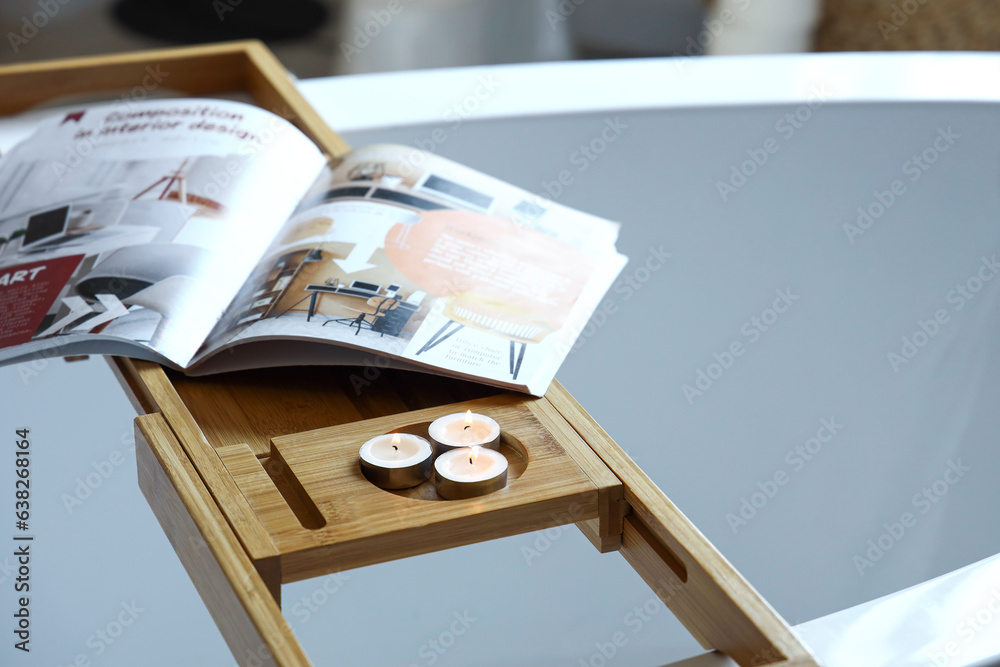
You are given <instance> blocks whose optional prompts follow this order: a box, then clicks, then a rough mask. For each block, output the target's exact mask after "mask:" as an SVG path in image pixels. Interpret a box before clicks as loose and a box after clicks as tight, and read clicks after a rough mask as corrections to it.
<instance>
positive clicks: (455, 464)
mask: <svg viewBox="0 0 1000 667" xmlns="http://www.w3.org/2000/svg"><path fill="white" fill-rule="evenodd" d="M470 457H472V449H471V448H469V449H456V450H452V451H450V452H448V453H447V454H442V455H441V456H440V457H438V461H437V464H436V466H437V470H438V472H439V473H441V474H442V475H444V476H445V477H448V478H449V479H453V480H455V481H458V482H479V481H482V480H484V479H491V478H493V477H496V476H497V475H499V474H500V473H501V472H503V471H504V470H506V468H507V459H506V457H504V455H503V454H501V453H499V452H496V451H493V450H491V449H480V450H479V452H478V455H477V456H475V457H473V458H472V463H469V459H470Z"/></svg>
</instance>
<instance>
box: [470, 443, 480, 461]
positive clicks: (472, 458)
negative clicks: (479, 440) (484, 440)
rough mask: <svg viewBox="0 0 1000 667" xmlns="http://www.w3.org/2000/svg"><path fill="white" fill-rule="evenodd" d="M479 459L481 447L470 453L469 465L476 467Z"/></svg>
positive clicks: (474, 448) (473, 449) (476, 447)
mask: <svg viewBox="0 0 1000 667" xmlns="http://www.w3.org/2000/svg"><path fill="white" fill-rule="evenodd" d="M478 458H479V445H476V446H474V447H473V448H472V449H471V450H470V451H469V465H470V466H471V465H474V464H475V462H476V459H478Z"/></svg>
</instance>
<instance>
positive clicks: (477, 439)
mask: <svg viewBox="0 0 1000 667" xmlns="http://www.w3.org/2000/svg"><path fill="white" fill-rule="evenodd" d="M427 434H428V435H430V437H431V442H433V443H434V449H435V452H436V453H437V455H438V456H440V455H441V454H444V453H445V452H448V451H451V450H453V449H458V448H460V447H475V446H479V447H485V448H487V449H492V450H499V449H500V425H499V424H497V423H496V421H494V420H493V419H492V418H490V417H487V416H486V415H480V414H476V413H474V412H473V411H472V410H467V411H466V412H464V413H463V412H456V413H454V414H450V415H445V416H444V417H439V418H438V419H435V420H434V421H432V422H431V425H430V426H429V427H428V428H427Z"/></svg>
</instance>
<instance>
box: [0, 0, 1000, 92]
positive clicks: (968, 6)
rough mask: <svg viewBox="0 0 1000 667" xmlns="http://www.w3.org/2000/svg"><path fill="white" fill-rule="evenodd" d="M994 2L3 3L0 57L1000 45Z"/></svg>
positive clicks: (288, 57) (391, 63) (348, 62)
mask: <svg viewBox="0 0 1000 667" xmlns="http://www.w3.org/2000/svg"><path fill="white" fill-rule="evenodd" d="M998 28H1000V3H996V2H994V1H993V0H936V1H935V2H933V3H927V2H926V0H905V1H899V2H897V1H896V0H5V1H4V2H3V3H2V5H0V29H2V30H0V34H2V35H3V36H4V42H6V44H4V45H3V46H2V47H0V63H12V62H26V61H31V60H39V59H44V58H55V57H66V56H78V55H89V54H98V53H111V52H117V51H128V50H136V49H143V48H152V47H157V46H169V45H176V44H190V43H202V42H214V41H222V40H229V39H242V38H249V37H254V38H259V39H263V40H264V41H266V42H267V43H268V45H269V46H270V47H271V48H272V50H274V51H275V52H276V53H277V55H278V57H279V58H281V60H282V62H284V63H285V65H286V66H287V67H288V68H289V69H290V70H291V71H292V72H293V73H294V74H295V75H297V76H299V77H300V78H307V77H318V76H327V75H332V74H349V73H366V72H382V71H398V70H406V69H425V68H432V67H448V66H463V65H485V64H496V63H516V62H535V61H553V60H568V59H581V58H621V57H650V56H701V55H712V54H737V53H783V52H801V51H813V50H821V51H857V50H865V51H867V50H918V49H931V50H937V49H942V50H943V49H948V50H954V49H961V50H995V49H997V48H1000V40H998V38H997V33H1000V30H998Z"/></svg>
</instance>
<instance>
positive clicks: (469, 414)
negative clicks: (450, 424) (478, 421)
mask: <svg viewBox="0 0 1000 667" xmlns="http://www.w3.org/2000/svg"><path fill="white" fill-rule="evenodd" d="M471 426H472V410H466V411H465V428H464V429H462V430H464V431H468V430H469V427H471Z"/></svg>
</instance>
